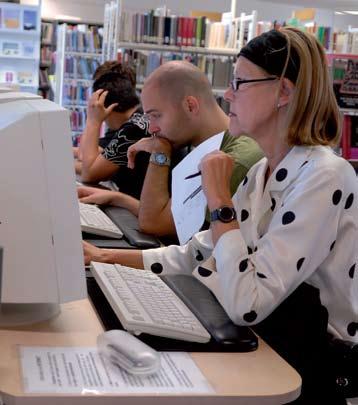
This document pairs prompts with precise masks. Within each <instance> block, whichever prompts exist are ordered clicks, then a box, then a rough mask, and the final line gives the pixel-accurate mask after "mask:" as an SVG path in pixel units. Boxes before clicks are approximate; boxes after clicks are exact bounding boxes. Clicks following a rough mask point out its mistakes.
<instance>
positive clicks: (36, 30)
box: [0, 2, 41, 93]
mask: <svg viewBox="0 0 358 405" xmlns="http://www.w3.org/2000/svg"><path fill="white" fill-rule="evenodd" d="M40 6H41V2H39V3H38V5H35V6H33V5H23V4H17V3H6V2H0V16H1V19H0V83H3V84H8V85H12V86H16V87H18V88H19V89H20V90H21V91H26V92H31V93H36V92H37V89H38V70H39V59H40V58H39V53H40Z"/></svg>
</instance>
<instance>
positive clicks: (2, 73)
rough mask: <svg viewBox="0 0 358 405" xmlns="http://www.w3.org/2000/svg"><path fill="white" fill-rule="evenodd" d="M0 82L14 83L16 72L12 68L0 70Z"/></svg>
mask: <svg viewBox="0 0 358 405" xmlns="http://www.w3.org/2000/svg"><path fill="white" fill-rule="evenodd" d="M0 83H9V84H12V83H16V72H15V71H14V70H8V69H7V70H0Z"/></svg>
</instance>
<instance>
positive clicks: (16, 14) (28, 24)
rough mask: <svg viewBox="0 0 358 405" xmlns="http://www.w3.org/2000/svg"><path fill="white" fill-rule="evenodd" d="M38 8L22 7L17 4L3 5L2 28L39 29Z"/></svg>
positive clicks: (0, 25) (1, 10) (0, 23)
mask: <svg viewBox="0 0 358 405" xmlns="http://www.w3.org/2000/svg"><path fill="white" fill-rule="evenodd" d="M37 13H38V10H37V9H27V8H20V7H17V6H16V5H12V6H10V5H1V7H0V29H5V30H9V31H11V30H17V31H37V28H38V27H37V24H38V22H37V19H38V14H37Z"/></svg>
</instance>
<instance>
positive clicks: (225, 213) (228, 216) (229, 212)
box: [218, 207, 236, 222]
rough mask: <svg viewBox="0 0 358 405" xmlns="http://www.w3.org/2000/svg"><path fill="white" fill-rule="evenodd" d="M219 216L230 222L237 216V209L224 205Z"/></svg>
mask: <svg viewBox="0 0 358 405" xmlns="http://www.w3.org/2000/svg"><path fill="white" fill-rule="evenodd" d="M218 217H219V219H220V220H221V221H223V222H230V221H232V220H233V219H235V218H236V213H235V209H234V208H231V207H222V208H220V209H219V210H218Z"/></svg>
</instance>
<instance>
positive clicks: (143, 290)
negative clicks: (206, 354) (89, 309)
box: [92, 262, 211, 343]
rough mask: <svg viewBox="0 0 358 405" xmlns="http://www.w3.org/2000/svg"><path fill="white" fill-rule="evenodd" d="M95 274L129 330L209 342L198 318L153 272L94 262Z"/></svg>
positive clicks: (93, 270) (208, 337)
mask: <svg viewBox="0 0 358 405" xmlns="http://www.w3.org/2000/svg"><path fill="white" fill-rule="evenodd" d="M92 274H93V275H94V277H95V279H96V281H97V283H98V284H99V286H100V287H101V289H102V292H103V293H104V295H105V296H106V298H107V300H108V301H109V303H110V305H111V307H112V308H113V310H114V312H115V313H116V315H117V316H118V318H119V320H120V321H121V323H122V325H123V327H124V328H125V329H127V330H128V331H130V332H133V333H135V334H140V333H148V334H151V335H155V336H163V337H169V338H173V339H179V340H186V341H191V342H199V343H206V342H209V340H210V338H211V337H210V334H209V333H208V332H207V330H206V329H205V328H204V327H203V326H202V324H201V323H200V322H199V321H198V319H197V318H196V317H195V315H194V314H193V313H192V312H191V311H190V310H189V309H188V308H187V306H186V305H185V304H184V303H183V302H182V300H181V299H180V298H179V297H178V296H177V295H176V294H175V293H174V292H173V291H172V290H171V289H170V288H169V287H168V286H167V285H166V284H165V283H164V281H162V280H161V279H160V277H158V276H157V275H155V274H153V273H152V272H151V271H147V270H136V269H132V268H130V267H125V266H121V265H118V264H116V265H112V264H105V263H95V262H93V263H92Z"/></svg>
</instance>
